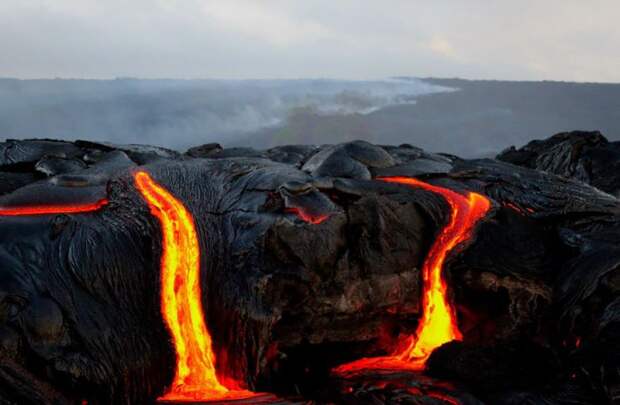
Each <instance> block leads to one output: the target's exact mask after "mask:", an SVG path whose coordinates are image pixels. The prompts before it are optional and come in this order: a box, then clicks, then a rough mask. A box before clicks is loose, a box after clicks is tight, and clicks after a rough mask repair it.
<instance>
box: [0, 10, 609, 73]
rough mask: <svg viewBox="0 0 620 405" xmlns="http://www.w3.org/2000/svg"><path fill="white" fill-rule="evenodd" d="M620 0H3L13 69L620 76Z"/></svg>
mask: <svg viewBox="0 0 620 405" xmlns="http://www.w3.org/2000/svg"><path fill="white" fill-rule="evenodd" d="M619 14H620V3H619V2H618V1H617V0H593V1H592V2H583V1H577V0H548V1H545V2H541V1H537V0H523V1H520V2H491V3H490V2H488V1H483V0H470V1H462V0H446V1H442V2H427V1H412V0H386V1H383V2H376V1H370V0H366V1H364V0H341V1H333V0H314V1H304V2H291V1H285V0H262V1H250V0H226V1H220V0H217V1H216V0H132V1H122V0H106V1H96V0H28V1H24V0H2V1H1V2H0V52H1V55H2V57H1V58H0V76H13V77H24V78H32V77H55V76H61V77H95V78H107V77H115V76H139V77H176V78H187V77H218V78H251V77H282V78H298V77H336V78H358V79H359V78H377V77H385V76H392V75H417V76H427V75H432V76H463V77H471V78H497V79H502V78H503V79H558V80H579V81H620V69H619V68H618V67H619V66H620V53H618V52H617V44H618V43H620V25H618V24H617V22H616V19H617V16H618V15H619Z"/></svg>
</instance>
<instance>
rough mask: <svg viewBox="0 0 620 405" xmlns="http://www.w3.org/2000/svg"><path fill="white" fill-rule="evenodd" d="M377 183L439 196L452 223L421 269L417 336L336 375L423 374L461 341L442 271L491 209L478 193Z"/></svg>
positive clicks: (413, 183)
mask: <svg viewBox="0 0 620 405" xmlns="http://www.w3.org/2000/svg"><path fill="white" fill-rule="evenodd" d="M378 180H381V181H386V182H390V183H399V184H405V185H408V186H411V187H419V188H422V189H425V190H428V191H431V192H433V193H437V194H440V195H441V196H442V197H443V198H444V199H445V200H446V202H447V203H448V204H449V206H450V220H449V222H448V224H447V225H446V226H444V227H443V228H442V230H441V232H440V233H439V235H438V236H437V239H436V240H435V242H434V243H433V245H432V246H431V248H430V251H429V253H428V255H427V257H426V259H425V261H424V265H423V266H422V281H423V295H422V317H421V319H420V321H419V323H418V327H417V330H416V333H415V335H413V336H411V335H410V336H406V337H405V338H404V339H402V340H401V341H400V342H399V347H398V348H397V349H396V350H395V351H394V353H393V354H392V355H390V356H384V357H375V358H364V359H360V360H357V361H354V362H352V363H348V364H344V365H341V366H339V367H338V368H336V369H335V370H334V371H335V372H336V373H350V372H356V371H360V370H364V369H408V370H421V369H423V368H424V365H425V364H426V360H427V359H428V358H429V356H430V355H431V353H432V352H433V350H434V349H436V348H437V347H439V346H441V345H443V344H444V343H447V342H450V341H452V340H460V339H461V338H462V335H461V332H460V331H459V328H458V324H457V321H456V313H455V310H454V308H453V307H452V305H451V303H450V301H449V299H448V295H447V290H448V285H447V283H446V281H445V279H444V278H443V275H442V270H443V266H444V262H445V259H446V257H447V255H448V254H449V253H450V251H451V250H452V249H454V247H455V246H457V245H458V244H460V243H462V242H464V241H466V240H467V239H469V238H470V236H471V232H472V230H473V228H474V226H475V225H476V223H477V222H478V221H479V220H481V219H482V218H483V217H484V216H485V215H486V213H487V212H488V211H489V209H490V208H491V203H490V201H489V200H488V199H487V198H486V197H484V196H482V195H480V194H477V193H472V192H470V193H468V194H467V195H466V196H465V195H461V194H459V193H457V192H454V191H452V190H449V189H447V188H443V187H439V186H435V185H432V184H428V183H424V182H422V181H420V180H417V179H414V178H409V177H384V178H379V179H378Z"/></svg>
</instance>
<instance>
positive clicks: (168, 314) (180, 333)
mask: <svg viewBox="0 0 620 405" xmlns="http://www.w3.org/2000/svg"><path fill="white" fill-rule="evenodd" d="M134 179H135V183H136V187H137V188H138V190H139V191H140V193H141V194H142V196H143V197H144V199H145V200H146V202H147V203H148V205H149V208H150V210H151V213H152V214H153V215H154V216H155V217H157V219H158V220H159V222H160V224H161V229H162V234H163V243H162V248H163V253H162V258H161V280H162V293H161V311H162V314H163V317H164V320H165V322H166V325H167V326H168V329H169V330H170V333H171V335H172V339H173V343H174V347H175V350H176V357H177V364H176V371H175V377H174V381H173V382H172V385H171V387H170V388H169V390H168V392H166V393H165V394H164V396H162V397H161V398H159V399H160V400H163V401H205V400H219V399H237V398H246V397H249V396H252V395H254V393H252V392H250V391H246V390H241V389H239V388H238V387H237V386H234V387H233V386H230V385H231V384H233V382H228V381H227V383H228V384H229V386H226V385H225V384H223V383H222V382H220V380H219V379H218V376H217V373H216V369H215V355H214V353H213V349H212V342H211V335H210V334H209V331H208V329H207V326H206V324H205V315H204V311H203V308H202V301H201V297H202V294H201V288H200V247H199V245H198V236H197V233H196V228H195V226H194V220H193V218H192V216H191V214H190V213H189V211H188V210H187V209H186V208H185V206H184V205H183V204H182V203H181V202H180V201H179V200H178V199H176V198H175V197H174V196H173V195H172V194H171V193H170V192H168V191H167V190H166V189H164V188H163V187H162V186H160V185H159V184H157V183H156V182H155V181H154V180H153V179H152V178H151V176H150V175H149V174H148V173H146V172H144V171H139V172H136V173H135V175H134Z"/></svg>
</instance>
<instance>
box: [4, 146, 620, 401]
mask: <svg viewBox="0 0 620 405" xmlns="http://www.w3.org/2000/svg"><path fill="white" fill-rule="evenodd" d="M574 138H575V136H573V135H570V134H569V135H563V136H556V137H554V138H552V140H550V141H542V142H541V143H539V144H536V145H537V146H532V147H530V148H529V149H527V151H516V150H515V151H512V152H506V153H504V154H503V155H502V159H504V160H509V161H511V162H513V163H518V164H520V165H521V166H516V165H514V164H510V163H506V162H502V161H498V160H492V159H479V160H464V159H460V158H458V157H455V156H446V155H438V154H431V153H428V152H425V151H423V150H421V149H418V148H415V147H412V146H410V145H401V146H399V147H396V146H384V147H382V146H377V145H372V144H368V143H365V142H353V143H348V144H341V145H323V146H283V147H277V148H272V149H269V150H266V151H256V150H251V149H249V148H237V149H229V150H226V149H224V150H220V148H217V147H215V146H214V147H211V146H209V147H206V146H205V147H199V148H198V149H194V150H193V151H192V152H191V153H190V152H189V151H188V152H187V153H186V154H184V155H181V154H178V153H176V152H173V151H168V150H165V149H162V148H155V147H146V146H136V145H133V146H122V145H121V146H119V145H110V144H100V143H92V142H83V141H82V142H75V143H68V142H56V141H48V140H45V141H36V140H29V141H7V142H6V143H4V144H2V145H0V149H1V150H2V151H4V153H3V154H2V155H1V156H2V159H4V160H3V162H4V163H3V164H1V165H0V208H2V209H6V208H12V207H13V208H14V207H19V206H24V205H45V204H61V203H62V204H71V203H95V202H97V201H100V200H101V199H102V198H106V199H107V200H108V201H109V203H108V205H106V206H105V207H103V208H102V209H100V210H98V211H96V212H88V213H82V214H71V215H69V214H56V215H43V216H22V217H8V216H0V360H1V362H0V400H3V401H6V402H9V403H41V402H48V403H75V402H79V401H82V400H88V402H89V403H91V404H95V403H145V402H147V403H148V402H150V401H153V400H154V399H155V398H156V397H157V396H158V395H160V394H161V393H162V392H163V391H164V389H165V387H166V385H167V384H169V383H170V382H171V379H172V376H173V373H174V366H175V358H174V348H173V347H172V345H171V343H170V340H169V335H168V332H167V330H166V327H165V325H164V322H163V320H162V317H161V313H160V304H159V303H160V298H159V297H160V257H161V253H162V246H161V243H162V242H161V231H160V228H159V223H158V221H157V219H156V218H154V217H153V215H152V214H151V213H150V211H149V208H148V206H147V205H146V203H145V202H144V200H143V199H142V197H141V196H140V194H139V193H138V192H137V190H136V188H135V185H134V182H133V177H132V174H133V172H134V171H135V170H136V169H137V168H138V167H139V168H140V170H146V171H148V172H149V173H150V174H151V176H152V177H153V178H154V179H155V180H156V181H157V182H158V183H160V184H161V185H162V186H164V187H165V188H166V189H167V190H169V191H170V192H171V193H172V194H173V195H174V196H175V197H176V198H178V199H179V200H181V201H182V202H183V203H184V205H185V206H186V207H187V209H188V210H189V211H190V212H191V213H192V215H193V217H194V221H195V223H196V228H197V232H198V237H199V242H200V249H201V255H202V257H201V284H202V287H203V297H202V298H203V304H204V307H205V310H206V319H207V324H208V327H209V330H210V332H211V334H212V336H213V339H214V342H213V343H214V350H215V352H216V355H217V358H218V363H217V366H218V370H219V371H220V372H221V373H223V374H226V375H229V376H233V377H235V378H237V379H240V380H242V381H243V382H244V383H245V384H247V385H248V386H249V387H250V388H252V389H255V390H260V391H269V392H276V393H278V394H279V395H281V396H283V397H288V396H289V395H293V396H294V397H295V398H300V397H301V398H302V399H303V398H305V399H312V400H316V401H318V403H323V402H330V401H331V402H337V403H347V402H348V403H384V402H385V403H419V404H441V403H451V402H449V401H452V400H453V399H454V400H456V401H460V402H457V403H471V404H478V403H506V404H508V403H520V402H519V401H526V402H525V403H537V402H536V400H540V401H542V399H541V398H544V401H546V402H538V403H549V404H556V403H562V401H565V400H570V401H572V402H571V403H575V404H587V403H594V402H596V401H599V403H600V401H608V402H611V401H612V400H613V399H614V398H616V399H617V396H618V392H619V390H620V379H619V378H618V376H619V373H618V370H619V367H620V362H619V361H620V360H619V359H618V356H617V353H620V315H619V312H618V311H619V304H618V302H619V301H618V300H619V298H618V297H619V296H620V295H619V292H620V282H619V280H620V276H619V271H620V249H619V248H618V246H620V226H619V224H620V205H619V201H618V199H617V198H616V197H614V196H613V195H611V194H608V193H605V192H603V191H600V190H599V189H597V188H595V187H592V186H591V185H588V184H586V183H584V182H582V181H579V179H582V180H587V181H589V182H591V183H592V184H594V185H597V184H612V185H613V184H615V183H614V182H615V181H616V180H615V178H614V176H615V173H612V172H611V171H604V170H598V169H597V170H596V171H592V169H591V168H594V167H600V168H602V167H603V166H605V165H607V166H609V165H613V164H618V160H616V161H613V162H612V160H613V159H612V158H613V156H615V155H613V154H600V153H598V152H597V153H595V152H594V151H600V150H602V149H601V148H608V147H609V143H608V142H606V141H605V140H604V138H602V137H600V136H597V135H590V136H588V137H587V139H589V140H588V141H583V142H584V144H583V145H582V146H579V147H578V146H575V145H576V143H575V142H576V141H575V140H574ZM545 142H547V143H545ZM606 145H607V146H606ZM190 150H192V149H190ZM575 151H576V152H575ZM196 156H198V157H196ZM541 156H542V157H541ZM567 156H569V157H571V159H573V158H574V159H576V160H570V159H569V161H568V163H567V164H566V165H560V164H559V163H560V162H566V160H565V158H566V157H567ZM585 156H587V157H588V159H589V161H590V163H589V165H585V163H584V162H585V160H584V159H585ZM599 156H604V159H603V160H602V161H600V162H599V161H597V157H599ZM534 161H536V162H539V163H540V162H543V161H544V162H556V163H558V164H552V165H548V166H545V167H544V168H543V167H540V168H539V167H538V166H537V164H539V163H532V162H534ZM571 162H572V163H571ZM575 162H576V163H575ZM573 163H574V164H573ZM540 164H542V163H540ZM522 166H525V167H522ZM579 167H584V168H589V169H588V170H590V171H589V172H587V173H589V174H588V175H589V176H590V177H589V178H587V179H586V178H581V177H579V175H576V173H581V172H582V169H575V168H579ZM571 168H573V169H571ZM42 169H44V170H42ZM536 169H545V170H546V171H541V170H536ZM571 170H572V171H571ZM584 170H585V169H584ZM549 171H558V172H560V173H558V174H561V175H562V176H559V175H556V174H553V173H550V172H549ZM380 176H416V177H418V178H420V179H422V180H424V181H427V182H429V183H433V184H436V185H439V186H442V187H446V188H450V189H452V190H455V191H458V192H466V191H475V192H478V193H481V194H484V195H486V196H487V197H488V198H489V199H490V200H491V202H492V209H491V211H490V212H489V214H488V215H487V217H486V218H485V219H484V220H482V221H481V222H480V223H479V224H478V226H477V227H476V231H475V232H474V234H473V235H472V238H471V239H470V240H469V241H468V242H467V243H464V244H462V245H460V246H458V247H457V248H456V249H455V251H454V252H453V254H451V255H450V256H449V257H448V260H447V262H446V267H445V269H444V274H445V276H446V278H447V280H448V283H449V287H450V296H451V297H452V299H454V301H455V305H456V308H457V312H458V318H459V327H460V329H461V331H462V332H463V335H464V342H463V343H453V344H451V345H447V346H446V347H443V348H441V349H439V350H438V351H437V352H436V353H434V354H433V356H432V358H431V361H430V363H429V370H428V372H429V373H431V374H433V375H434V376H435V377H434V378H430V377H428V376H424V375H420V374H419V373H392V374H390V375H386V374H381V373H379V374H376V373H374V374H373V372H369V373H367V374H365V375H363V376H357V377H356V379H352V380H347V379H346V378H345V379H344V380H337V379H334V377H333V376H331V375H330V372H329V370H330V369H331V368H332V367H334V366H336V365H338V364H341V363H343V362H346V361H350V360H354V359H357V358H360V357H364V356H373V355H381V354H386V353H387V352H389V351H390V350H391V348H393V347H394V344H395V342H396V340H397V339H398V336H399V335H400V334H402V333H412V332H413V331H415V327H416V322H417V320H418V317H419V315H420V313H421V305H420V295H421V280H420V268H421V266H422V263H423V261H424V258H425V256H426V254H427V252H428V249H429V247H430V246H431V244H432V243H433V241H434V240H435V237H436V235H437V233H438V231H439V230H440V229H441V227H443V226H444V225H445V224H446V222H447V221H448V218H449V209H450V207H449V205H448V204H447V203H446V201H445V200H444V199H443V198H442V197H441V196H439V195H437V194H434V193H431V192H428V191H425V190H422V189H414V188H411V187H407V186H403V185H398V184H391V183H385V182H381V181H377V180H375V178H376V177H380ZM605 176H607V177H605ZM601 188H602V186H601ZM515 342H517V343H515ZM533 347H534V348H537V350H540V351H536V352H534V351H529V350H530V349H531V348H533ZM524 353H525V354H524ZM533 353H534V354H533ZM536 353H537V354H536ZM528 356H530V357H528ZM532 356H533V358H532ZM528 359H529V360H531V361H529V360H528ZM515 373H517V374H518V373H521V374H520V375H518V378H515V379H514V380H513V381H511V377H513V376H515ZM524 373H526V375H525V374H524ZM386 379H389V380H390V382H388V383H385V380H386ZM445 379H449V380H454V381H451V382H446V381H444V380H445ZM533 379H535V380H536V381H533ZM442 398H443V399H442ZM446 398H447V399H446ZM451 398H452V399H451ZM292 401H293V402H294V401H296V400H292ZM373 401H374V402H373ZM527 401H530V402H527Z"/></svg>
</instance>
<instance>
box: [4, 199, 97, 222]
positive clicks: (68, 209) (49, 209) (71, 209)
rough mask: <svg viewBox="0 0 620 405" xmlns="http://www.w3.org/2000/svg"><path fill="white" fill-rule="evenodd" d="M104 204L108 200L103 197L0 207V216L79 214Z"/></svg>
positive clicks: (95, 209)
mask: <svg viewBox="0 0 620 405" xmlns="http://www.w3.org/2000/svg"><path fill="white" fill-rule="evenodd" d="M106 205H108V200H107V199H105V198H103V199H101V200H99V201H96V202H94V203H87V204H66V205H31V206H21V207H0V216H6V217H16V216H29V215H54V214H79V213H83V212H92V211H97V210H99V209H100V208H102V207H104V206H106Z"/></svg>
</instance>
